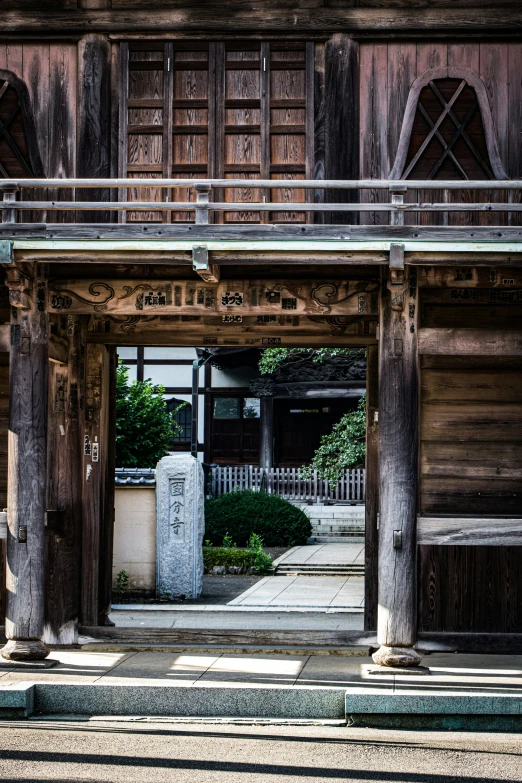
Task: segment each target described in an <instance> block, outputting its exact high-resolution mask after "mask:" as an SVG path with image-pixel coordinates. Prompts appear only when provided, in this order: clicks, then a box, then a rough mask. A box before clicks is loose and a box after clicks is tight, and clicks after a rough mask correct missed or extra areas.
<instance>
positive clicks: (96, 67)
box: [77, 0, 111, 223]
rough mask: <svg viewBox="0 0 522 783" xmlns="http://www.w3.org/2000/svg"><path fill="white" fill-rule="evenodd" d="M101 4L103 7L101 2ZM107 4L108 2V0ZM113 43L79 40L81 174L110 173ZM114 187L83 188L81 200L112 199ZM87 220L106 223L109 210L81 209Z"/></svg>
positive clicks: (91, 1)
mask: <svg viewBox="0 0 522 783" xmlns="http://www.w3.org/2000/svg"><path fill="white" fill-rule="evenodd" d="M95 5H96V2H95V0H85V2H84V8H87V7H89V8H94V7H95ZM97 7H98V8H101V7H102V4H101V2H99V3H98V6H97ZM105 7H107V3H106V2H105ZM110 68H111V45H110V43H109V41H108V39H107V38H106V37H105V36H103V35H86V36H84V37H83V38H82V39H81V40H80V42H79V44H78V131H77V134H78V150H77V160H78V164H77V176H78V177H95V178H96V177H110V176H111V169H110V156H111V127H110V123H111V113H110V110H111V102H110V96H111V84H110V74H111V70H110ZM109 195H110V191H109V190H108V189H107V188H104V189H100V190H93V189H89V190H83V191H82V190H81V189H79V190H78V192H77V200H79V201H81V200H83V199H85V200H86V201H102V202H103V201H109ZM77 219H78V220H79V221H80V222H84V223H102V222H106V221H108V220H109V219H110V216H109V213H108V212H101V211H96V212H79V213H78V218H77Z"/></svg>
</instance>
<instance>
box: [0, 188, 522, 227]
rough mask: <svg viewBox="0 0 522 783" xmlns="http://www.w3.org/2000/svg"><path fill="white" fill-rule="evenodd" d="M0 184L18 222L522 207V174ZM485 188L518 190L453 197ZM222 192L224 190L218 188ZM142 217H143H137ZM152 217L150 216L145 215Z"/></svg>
mask: <svg viewBox="0 0 522 783" xmlns="http://www.w3.org/2000/svg"><path fill="white" fill-rule="evenodd" d="M42 188H45V189H51V190H52V189H59V190H60V191H63V190H70V191H71V195H72V197H73V198H71V200H53V199H49V198H35V197H34V196H33V197H32V198H30V199H29V198H27V197H25V196H24V197H23V198H21V199H17V194H18V192H19V191H21V190H22V191H23V190H32V191H34V190H35V189H42ZM77 188H78V189H82V190H83V189H96V190H106V191H110V190H112V191H113V192H114V194H117V200H113V201H109V200H107V201H105V200H102V199H98V200H96V201H85V200H75V196H76V194H75V193H74V191H75V190H76V189H77ZM142 188H154V189H155V190H159V191H166V194H165V199H164V200H161V201H159V200H153V201H133V200H132V199H129V194H128V190H134V191H136V190H141V189H142ZM179 188H192V189H194V191H195V193H196V200H195V201H176V200H174V199H173V198H172V196H173V191H175V190H176V189H179ZM223 189H242V190H248V189H250V190H252V189H265V190H274V189H284V190H291V189H299V190H304V191H306V193H307V198H308V199H309V200H307V201H303V202H295V201H284V202H281V201H262V202H252V201H239V202H237V201H233V202H226V201H213V200H212V195H213V193H214V191H215V190H218V191H219V190H223ZM0 190H1V191H3V201H2V202H0V210H2V222H4V223H14V222H16V213H17V211H22V212H24V211H38V212H45V211H47V210H51V211H58V212H65V211H80V212H82V211H84V212H85V211H87V212H91V211H100V212H115V213H116V212H117V213H119V214H120V215H121V214H123V213H126V212H163V213H168V212H187V213H193V214H194V218H193V219H192V218H191V219H190V220H188V221H187V222H194V223H196V224H198V225H205V224H208V223H209V222H210V220H209V216H210V215H211V213H224V212H285V213H288V212H293V213H297V212H359V213H365V212H373V213H374V212H389V213H390V223H391V225H402V224H403V222H404V215H405V214H406V213H408V212H416V213H420V212H438V213H449V212H522V180H436V181H434V180H408V181H407V182H406V181H402V180H372V179H370V180H299V179H296V180H287V179H281V180H275V179H274V180H261V179H257V180H254V179H248V180H245V179H153V178H148V179H17V180H9V179H0ZM327 190H336V191H339V190H345V191H362V192H365V191H387V192H388V193H389V196H390V198H389V200H388V201H386V202H381V201H376V200H373V199H372V200H369V201H360V200H359V201H357V202H333V203H330V202H328V201H325V200H324V192H325V191H327ZM416 190H421V191H427V190H428V191H435V192H440V191H443V196H444V199H445V200H443V201H438V202H426V201H408V202H406V201H405V196H406V194H407V193H408V192H409V193H412V192H414V191H416ZM466 190H467V191H484V192H486V193H492V192H499V193H502V192H509V194H510V195H513V194H514V193H515V192H517V191H518V194H517V196H516V198H515V199H514V200H511V201H502V202H497V201H481V202H472V201H469V200H461V201H456V202H451V201H450V200H449V193H450V192H451V191H466ZM218 195H219V194H218ZM133 222H140V221H133ZM143 222H146V221H143Z"/></svg>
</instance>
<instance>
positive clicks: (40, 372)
mask: <svg viewBox="0 0 522 783" xmlns="http://www.w3.org/2000/svg"><path fill="white" fill-rule="evenodd" d="M42 287H44V288H45V282H44V281H43V280H40V279H36V280H35V281H34V286H33V297H32V306H31V310H26V311H23V312H22V311H19V310H16V309H15V308H13V310H12V315H11V318H12V320H11V352H10V354H9V379H10V388H9V400H10V405H9V465H8V509H9V510H8V526H9V532H8V539H7V563H8V568H7V609H6V636H7V638H8V639H11V640H30V641H37V640H40V639H41V637H42V635H43V632H44V612H45V602H44V583H45V582H44V580H45V573H44V568H45V541H44V534H45V511H46V471H47V393H48V338H47V334H48V316H47V315H46V313H45V312H42V311H40V310H38V307H37V301H38V299H37V296H38V293H40V295H41V294H42V293H43V294H44V295H45V292H44V290H43V291H42ZM24 538H25V542H24V541H23V539H24Z"/></svg>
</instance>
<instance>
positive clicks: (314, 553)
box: [274, 543, 364, 566]
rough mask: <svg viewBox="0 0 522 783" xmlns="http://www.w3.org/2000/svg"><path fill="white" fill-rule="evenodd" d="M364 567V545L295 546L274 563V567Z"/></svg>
mask: <svg viewBox="0 0 522 783" xmlns="http://www.w3.org/2000/svg"><path fill="white" fill-rule="evenodd" d="M305 563H306V565H315V566H322V565H364V544H361V543H339V544H337V543H336V544H306V545H305V546H295V547H293V548H292V549H289V550H288V552H285V553H284V555H281V557H279V558H278V559H277V560H275V561H274V565H283V564H284V565H290V564H298V565H303V564H305Z"/></svg>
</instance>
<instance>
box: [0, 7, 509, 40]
mask: <svg viewBox="0 0 522 783" xmlns="http://www.w3.org/2000/svg"><path fill="white" fill-rule="evenodd" d="M502 10H503V12H502V14H499V12H498V9H497V8H494V9H493V8H484V7H482V8H476V9H474V8H467V7H465V8H457V7H454V6H451V8H449V7H446V8H431V7H430V8H429V9H428V8H425V9H423V12H422V13H419V12H418V9H404V8H346V9H338V8H327V9H317V11H314V13H312V14H310V12H309V10H308V9H307V8H306V7H305V8H303V7H302V6H301V4H297V3H296V4H295V5H294V7H293V8H291V9H288V8H283V9H281V11H278V10H276V9H275V8H273V7H272V8H270V9H266V8H263V9H262V10H258V9H256V10H252V9H251V8H249V9H248V10H240V11H232V10H230V13H227V14H225V15H224V14H223V7H222V6H216V5H208V4H205V5H204V6H198V7H194V6H192V7H190V8H188V7H185V8H181V9H178V8H175V9H164V8H163V9H157V10H155V11H154V13H151V12H150V10H149V9H146V8H145V9H143V8H142V6H140V7H139V8H131V9H129V10H119V9H114V10H112V11H104V10H101V11H100V10H94V11H93V10H89V11H76V12H75V11H74V10H73V9H68V11H67V12H63V11H56V12H53V11H46V10H39V11H37V12H34V11H33V12H32V13H31V12H24V13H20V11H14V10H13V11H10V12H9V13H8V14H6V17H5V19H4V22H3V25H4V30H5V32H6V33H24V32H38V33H40V34H43V33H54V34H56V30H60V31H61V32H62V34H65V33H85V32H91V31H99V32H106V33H111V34H119V33H121V34H127V35H128V34H129V33H132V32H138V33H141V34H143V33H156V34H159V35H162V34H164V33H169V34H178V35H179V34H182V33H188V32H200V31H201V30H202V29H204V30H208V31H209V32H212V31H219V32H223V31H230V30H232V31H233V32H236V33H242V34H245V33H246V32H250V31H251V30H253V29H254V30H259V29H263V30H265V31H267V32H268V31H270V32H273V33H276V32H282V31H284V32H292V33H295V32H299V31H310V32H314V33H317V30H318V29H319V30H325V31H333V32H336V31H337V30H339V29H340V28H341V29H344V30H346V31H347V32H352V31H353V32H379V31H384V32H386V33H389V32H399V31H401V32H407V33H409V34H412V33H414V32H416V33H420V32H425V31H433V32H440V31H447V32H451V33H454V32H456V31H459V32H464V33H465V32H477V31H478V32H480V31H482V32H486V33H493V32H497V33H498V32H500V31H504V32H509V33H512V32H513V30H516V29H518V28H519V27H520V26H521V25H522V16H521V14H520V11H519V9H518V8H511V7H508V8H505V9H502Z"/></svg>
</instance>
